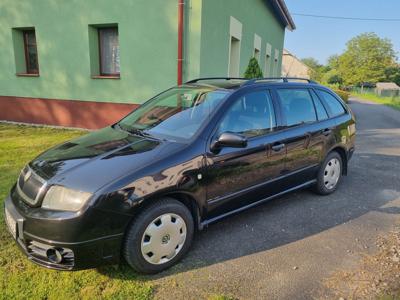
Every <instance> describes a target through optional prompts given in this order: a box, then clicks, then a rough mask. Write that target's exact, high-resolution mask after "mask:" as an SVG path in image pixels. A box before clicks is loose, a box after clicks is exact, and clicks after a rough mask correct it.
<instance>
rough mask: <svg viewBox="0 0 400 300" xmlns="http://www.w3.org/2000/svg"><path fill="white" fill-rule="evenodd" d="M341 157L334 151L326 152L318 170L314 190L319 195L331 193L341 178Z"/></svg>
mask: <svg viewBox="0 0 400 300" xmlns="http://www.w3.org/2000/svg"><path fill="white" fill-rule="evenodd" d="M342 170H343V162H342V157H341V156H340V154H339V153H337V152H336V151H333V152H331V153H329V154H328V156H327V157H326V159H325V161H324V162H323V163H322V165H321V168H320V170H319V172H318V177H317V183H316V185H315V187H314V191H315V192H316V193H318V194H320V195H328V194H331V193H333V192H334V191H335V190H336V188H337V186H338V184H339V182H340V179H341V178H342Z"/></svg>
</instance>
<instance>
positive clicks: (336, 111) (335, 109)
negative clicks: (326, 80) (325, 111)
mask: <svg viewBox="0 0 400 300" xmlns="http://www.w3.org/2000/svg"><path fill="white" fill-rule="evenodd" d="M317 93H318V95H319V96H320V97H321V98H322V100H323V101H324V102H325V103H326V105H328V108H329V111H330V113H331V115H332V117H336V116H340V115H342V114H344V113H345V112H346V111H345V109H344V108H343V105H342V104H341V103H340V102H339V100H338V99H336V98H335V97H333V96H332V95H331V94H330V93H328V92H324V91H321V90H317Z"/></svg>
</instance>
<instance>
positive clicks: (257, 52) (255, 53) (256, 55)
mask: <svg viewBox="0 0 400 300" xmlns="http://www.w3.org/2000/svg"><path fill="white" fill-rule="evenodd" d="M254 57H255V58H256V59H257V60H258V61H260V50H259V49H254Z"/></svg>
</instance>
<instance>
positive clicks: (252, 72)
mask: <svg viewBox="0 0 400 300" xmlns="http://www.w3.org/2000/svg"><path fill="white" fill-rule="evenodd" d="M263 77H264V75H263V72H262V71H261V68H260V65H259V64H258V60H257V59H256V58H255V57H252V58H250V61H249V65H248V66H247V69H246V72H245V73H244V78H247V79H253V78H263Z"/></svg>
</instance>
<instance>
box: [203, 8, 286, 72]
mask: <svg viewBox="0 0 400 300" xmlns="http://www.w3.org/2000/svg"><path fill="white" fill-rule="evenodd" d="M231 16H232V17H234V18H235V19H236V20H238V21H239V22H240V23H242V39H241V49H240V71H239V75H241V76H242V75H243V74H244V72H245V70H246V67H247V65H248V62H249V60H250V58H251V57H253V55H254V34H257V35H258V36H260V37H261V53H260V60H259V64H260V67H261V69H262V70H263V71H264V64H265V55H266V52H265V51H266V45H267V43H269V44H271V47H272V56H271V61H273V59H274V50H275V49H277V50H279V59H278V62H277V67H276V70H277V72H276V73H275V74H273V72H272V71H273V70H272V69H273V63H270V73H269V74H270V75H273V76H280V74H281V63H282V50H283V42H284V36H285V28H284V26H283V25H282V24H281V23H280V22H279V21H278V19H277V18H276V16H275V14H274V13H273V10H272V8H271V7H270V5H269V4H268V1H265V0H246V1H244V0H218V1H215V0H203V8H202V17H203V22H202V36H201V69H200V74H201V76H202V77H203V76H204V77H207V76H227V75H228V64H229V63H228V61H229V43H230V17H231Z"/></svg>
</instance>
